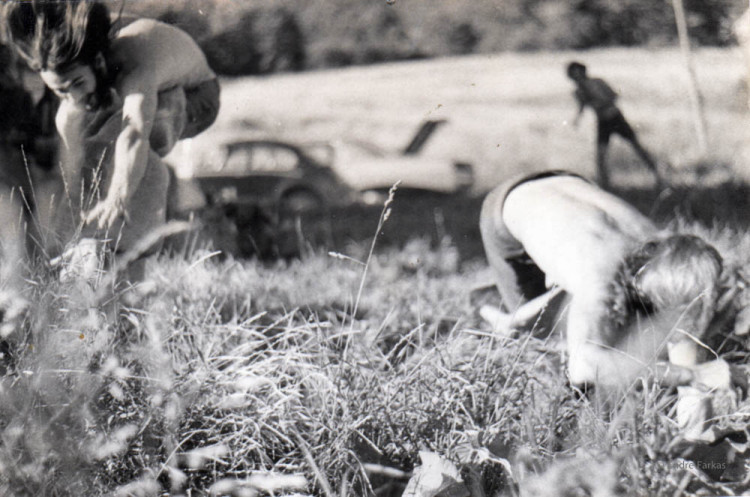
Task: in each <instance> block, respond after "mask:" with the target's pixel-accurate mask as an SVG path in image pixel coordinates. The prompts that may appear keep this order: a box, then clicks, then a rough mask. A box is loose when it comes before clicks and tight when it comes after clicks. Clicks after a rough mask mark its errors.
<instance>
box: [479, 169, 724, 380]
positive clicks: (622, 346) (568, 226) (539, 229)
mask: <svg viewBox="0 0 750 497" xmlns="http://www.w3.org/2000/svg"><path fill="white" fill-rule="evenodd" d="M480 228H481V233H482V240H483V243H484V248H485V252H486V255H487V258H488V260H489V262H490V266H491V267H492V269H493V271H494V275H495V279H496V284H497V287H498V289H499V291H500V295H501V297H502V303H503V305H504V307H505V308H504V310H503V312H502V313H499V315H498V316H497V317H498V318H501V319H499V321H503V326H504V327H505V328H514V329H524V328H530V327H533V326H534V324H535V322H536V320H537V319H538V318H539V315H540V312H541V311H542V310H543V309H544V308H545V307H546V306H551V307H555V306H558V307H559V308H561V309H564V312H565V318H564V321H563V322H564V324H565V330H566V350H567V370H568V375H569V378H570V381H571V383H572V384H574V385H585V384H595V385H604V386H615V387H627V386H629V385H630V384H632V382H633V381H635V380H636V379H637V378H640V377H644V376H652V377H653V373H654V372H655V373H656V376H657V377H659V375H660V374H661V373H664V376H663V377H661V379H662V381H663V382H666V383H671V384H673V385H680V384H689V383H691V382H692V381H693V380H694V379H695V378H694V375H695V374H696V373H695V372H696V370H697V369H696V368H698V369H700V367H702V366H699V363H700V362H701V359H700V354H699V352H700V346H699V345H698V344H700V343H701V340H702V338H703V337H704V334H705V333H706V331H707V328H708V326H709V323H710V322H711V320H712V318H713V314H714V310H715V307H716V301H717V296H718V293H719V278H720V274H721V272H722V259H721V257H720V256H719V254H718V252H717V251H716V250H715V249H714V248H713V247H712V246H711V245H709V244H708V243H706V242H705V241H703V240H702V239H700V238H698V237H696V236H692V235H685V234H667V233H662V232H660V231H659V230H658V229H657V228H656V227H655V226H654V225H653V224H652V223H651V221H649V220H648V219H647V218H646V217H644V216H643V215H641V214H640V213H639V212H638V211H637V210H636V209H635V208H633V207H632V206H630V205H629V204H627V203H625V202H624V201H622V200H620V199H619V198H617V197H615V196H614V195H611V194H609V193H607V192H605V191H603V190H601V189H600V188H598V187H597V186H595V185H594V184H592V183H590V182H589V181H587V180H585V179H583V178H581V177H579V176H577V175H574V174H572V173H567V172H564V171H548V172H544V173H539V174H536V175H531V176H526V177H520V178H515V179H512V180H510V181H507V182H506V183H504V184H502V185H501V186H499V187H498V188H496V189H495V190H494V191H492V192H491V193H490V194H489V195H488V196H487V198H486V199H485V201H484V204H483V206H482V212H481V220H480ZM563 303H564V305H563ZM550 311H551V312H555V311H554V310H552V309H550ZM667 357H668V358H669V362H667Z"/></svg>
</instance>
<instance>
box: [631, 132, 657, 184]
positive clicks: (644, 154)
mask: <svg viewBox="0 0 750 497" xmlns="http://www.w3.org/2000/svg"><path fill="white" fill-rule="evenodd" d="M631 143H632V145H633V149H635V152H636V153H637V154H638V157H640V158H641V160H642V161H643V162H644V163H645V164H646V166H647V167H648V168H649V169H650V170H651V172H652V173H654V177H655V178H656V184H657V185H661V184H662V183H663V180H662V178H661V176H660V175H659V169H658V168H657V166H656V161H654V158H653V157H651V154H650V153H648V150H646V149H645V148H643V146H642V145H641V142H639V141H638V139H637V138H633V140H632V141H631Z"/></svg>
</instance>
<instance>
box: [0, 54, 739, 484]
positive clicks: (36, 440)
mask: <svg viewBox="0 0 750 497" xmlns="http://www.w3.org/2000/svg"><path fill="white" fill-rule="evenodd" d="M571 58H576V59H579V60H583V61H584V62H586V63H587V64H588V65H589V67H590V71H591V73H592V74H594V75H598V76H602V77H604V78H605V79H608V80H609V81H610V82H611V83H612V84H613V85H614V86H616V88H617V90H618V91H619V92H620V93H621V95H622V97H621V99H622V107H623V110H624V112H625V114H626V116H627V117H628V118H629V119H630V121H631V122H632V123H634V124H635V125H636V126H637V131H638V132H639V133H640V135H641V137H642V140H643V142H644V144H645V145H646V146H647V147H649V148H650V149H651V150H653V151H654V153H655V155H656V156H657V157H658V158H659V159H660V160H661V161H663V162H665V163H669V164H670V165H671V166H672V167H673V168H674V172H673V174H672V177H671V180H672V182H673V186H672V188H671V190H669V191H667V192H662V193H661V194H659V195H656V194H655V193H654V192H653V191H652V185H651V183H650V178H649V177H648V176H647V175H646V174H644V173H642V169H641V168H640V166H639V164H638V163H637V159H636V158H634V157H633V156H632V155H631V152H630V150H629V149H627V148H626V147H624V146H622V145H620V144H616V145H615V146H614V147H613V150H612V152H611V153H612V163H613V164H614V167H616V168H617V169H616V171H617V172H616V174H615V175H614V181H615V190H616V191H617V192H618V193H620V194H622V195H623V196H624V197H625V198H627V199H629V200H631V201H633V202H634V203H636V204H637V205H638V207H639V208H641V209H642V210H643V211H644V212H646V213H648V214H649V215H652V216H653V217H654V218H655V219H657V220H658V222H659V223H660V224H662V225H664V226H672V227H674V228H679V229H682V230H686V231H689V232H694V233H698V234H701V235H702V236H705V237H706V238H707V239H709V240H710V241H711V242H712V243H714V244H715V246H716V247H717V249H718V250H719V251H720V252H721V254H722V256H723V258H724V261H725V265H726V267H727V272H728V273H731V274H734V275H738V276H737V277H738V278H740V279H739V280H738V281H739V282H740V283H741V282H742V278H744V281H745V284H746V283H747V282H748V281H750V236H748V235H747V231H746V230H747V226H748V220H749V219H750V210H749V203H750V198H749V196H748V189H747V187H746V186H745V185H746V183H745V181H747V180H750V167H749V166H748V159H750V156H748V155H747V154H748V150H747V145H746V144H747V143H748V142H747V138H746V133H747V131H746V130H747V128H748V127H747V111H746V109H745V108H744V107H743V105H744V101H745V97H744V89H743V85H742V80H741V77H742V75H743V73H742V62H741V59H740V55H739V54H738V53H736V52H734V51H731V50H725V51H721V50H704V51H700V52H699V53H697V54H696V65H697V68H698V74H699V78H700V82H701V88H702V90H703V92H704V97H705V100H706V110H707V118H708V122H709V133H710V143H711V147H710V150H709V152H708V153H705V154H704V153H702V152H701V151H699V150H697V147H696V143H695V138H694V134H693V129H692V127H691V121H690V109H689V103H688V100H687V97H686V92H687V89H686V88H687V87H686V80H685V79H684V76H683V72H682V66H681V61H680V59H679V53H678V52H676V51H671V50H666V51H664V50H661V51H648V50H632V51H630V50H607V51H595V52H585V53H541V54H524V55H519V54H498V55H476V56H469V57H464V58H455V59H443V60H433V61H419V62H408V63H398V64H387V65H382V66H372V67H365V68H348V69H341V70H331V71H320V72H311V73H305V74H289V75H277V76H268V77H259V78H250V79H234V80H230V79H227V80H225V81H224V84H223V94H222V111H221V115H220V118H219V122H217V124H216V126H215V128H214V129H212V130H211V131H210V132H207V133H206V136H204V137H201V138H200V139H196V140H195V143H194V144H193V145H191V146H194V147H200V146H201V145H200V140H201V139H204V140H207V141H210V139H211V136H212V133H223V132H227V129H228V128H230V127H232V126H237V125H242V126H244V127H245V130H246V131H247V133H248V134H253V135H254V134H257V135H268V134H271V135H273V136H280V137H285V138H288V139H293V140H299V141H319V140H334V139H344V140H346V139H356V140H363V139H367V140H370V141H372V142H374V143H375V144H376V145H378V146H380V147H384V148H399V147H401V146H402V145H403V144H404V142H405V140H406V139H407V138H408V136H409V135H410V133H411V131H412V130H413V129H414V128H415V127H416V126H417V125H418V123H419V122H420V121H421V120H422V119H424V118H427V117H436V118H445V119H448V124H447V125H446V128H445V129H442V130H441V131H440V133H439V134H438V135H436V137H435V140H433V141H432V142H431V143H430V144H429V145H428V147H427V150H425V153H426V154H433V155H435V156H438V157H459V158H462V159H465V160H468V161H471V162H472V163H474V164H475V167H476V168H477V177H478V182H477V186H476V188H475V191H474V192H472V193H473V195H470V196H461V197H458V196H456V197H450V196H448V197H437V196H429V195H421V196H410V195H408V194H407V193H406V192H400V191H399V190H398V189H395V190H393V191H392V192H391V194H392V196H391V198H390V199H389V201H387V202H386V204H385V205H383V206H378V207H376V208H367V209H365V208H361V209H359V210H349V211H342V212H338V213H335V216H336V217H335V218H333V219H332V220H331V225H330V226H331V230H332V231H333V242H334V243H333V244H332V245H331V246H327V247H320V246H314V245H307V244H306V243H305V240H304V232H305V231H304V229H305V226H302V227H301V230H300V233H302V239H300V240H299V243H300V244H301V246H303V248H304V250H302V256H301V257H300V258H296V259H292V260H286V261H274V262H260V261H257V260H240V259H235V258H233V257H231V256H227V255H226V254H222V253H220V252H219V251H217V250H215V249H214V248H212V247H210V246H204V245H203V244H202V243H201V242H200V240H196V242H195V243H194V244H191V245H187V246H183V247H180V248H174V249H172V250H171V251H167V252H165V253H164V254H161V255H160V256H159V257H158V258H157V259H155V260H152V261H149V274H150V277H149V285H150V287H151V292H150V295H148V296H147V297H146V298H144V299H142V300H140V301H137V302H135V303H130V304H128V305H123V306H122V308H121V309H120V311H119V318H118V319H115V318H114V317H113V311H112V307H111V305H110V304H106V303H105V304H103V305H97V304H96V303H95V302H94V297H93V295H94V293H95V292H94V293H92V289H91V288H90V287H88V286H85V285H83V286H81V285H75V284H74V285H73V286H70V284H67V285H66V284H63V283H59V282H58V281H57V279H56V275H55V273H54V271H52V270H50V269H49V268H45V267H40V268H39V269H38V270H37V271H36V273H35V274H34V278H33V283H34V295H33V296H32V308H33V309H34V312H33V313H31V314H30V317H29V319H28V323H27V326H26V333H25V334H22V336H19V337H16V338H15V340H14V341H13V343H12V350H11V351H12V352H13V355H14V369H13V371H11V372H10V373H9V374H6V375H5V376H4V377H3V378H2V382H1V383H0V428H1V429H2V433H1V434H0V469H1V470H2V471H0V473H1V474H2V476H1V477H0V494H2V495H13V496H16V495H17V496H26V495H29V496H39V495H45V496H46V495H50V496H57V495H60V496H63V495H137V496H150V495H154V496H156V495H171V496H178V495H186V496H188V495H189V496H196V495H216V496H219V495H234V496H246V495H266V494H268V495H291V494H294V495H325V496H326V497H332V496H334V495H341V496H344V495H386V496H390V495H393V496H396V495H401V494H402V493H403V491H404V489H405V488H406V485H407V482H408V480H409V478H410V476H411V475H412V474H413V471H414V470H415V468H416V467H417V466H419V465H420V464H421V460H420V452H425V451H427V452H433V453H436V454H439V455H440V456H441V458H442V460H443V461H450V463H451V464H452V465H454V467H455V468H454V469H455V471H456V474H457V475H460V477H461V478H462V479H463V481H464V482H465V483H464V486H462V487H458V488H459V490H458V492H459V494H460V495H468V494H467V493H465V492H469V493H470V494H471V496H472V497H476V496H485V495H486V496H494V495H514V494H513V492H514V489H513V488H514V487H513V484H514V482H516V480H517V479H520V478H521V475H522V473H521V470H520V468H521V466H523V465H526V466H530V467H532V468H534V469H540V468H542V467H544V466H546V465H548V464H549V462H550V461H552V460H553V459H555V458H559V457H564V456H572V455H576V454H577V455H578V456H579V458H580V459H579V460H580V461H582V464H583V466H584V470H583V471H584V473H587V472H588V473H590V477H591V478H592V479H600V480H603V479H604V478H605V477H604V474H605V473H606V471H608V470H606V469H605V468H602V464H601V463H602V461H604V460H605V459H606V457H607V456H606V455H616V457H617V458H618V461H619V463H618V466H617V468H616V473H617V474H616V479H617V480H618V482H619V484H620V485H621V486H622V488H623V490H624V491H626V492H627V493H628V494H630V495H655V496H667V495H669V496H679V495H718V494H722V495H739V494H741V493H742V492H743V491H744V492H747V491H749V489H750V483H749V482H750V476H748V472H747V467H746V465H745V460H744V457H743V455H742V451H741V449H742V445H743V443H745V442H746V440H745V441H742V440H733V441H732V443H733V444H734V445H733V447H734V448H733V450H732V451H729V452H723V454H726V453H729V454H732V455H733V457H734V459H732V460H728V459H723V460H716V462H717V463H721V464H723V466H722V471H721V472H720V474H719V473H717V472H715V471H710V470H708V469H705V468H702V467H698V469H697V470H696V464H692V465H691V464H690V462H691V460H689V459H687V458H686V457H683V456H684V455H685V454H681V453H679V452H675V451H674V450H672V448H671V447H670V443H671V442H672V441H673V440H675V438H676V437H677V435H678V429H677V426H676V423H675V420H674V412H673V411H674V402H675V395H674V392H670V391H665V390H660V389H656V388H648V387H645V388H643V389H641V390H638V391H633V392H631V393H630V395H629V396H628V397H627V398H625V399H624V400H623V401H622V402H621V403H620V404H619V405H618V406H617V407H618V408H617V409H613V408H612V407H611V406H608V405H602V404H600V403H598V402H597V401H596V399H595V398H594V399H589V398H587V397H585V396H581V395H579V394H578V393H577V392H575V391H573V390H572V389H571V388H570V387H569V386H568V385H566V381H565V377H564V375H563V374H561V372H562V367H561V364H560V362H561V356H560V351H559V337H557V336H556V335H554V334H553V335H551V336H550V337H549V338H547V339H540V338H535V337H531V336H522V337H518V338H507V337H506V338H503V337H500V336H497V335H495V334H493V333H492V331H491V329H490V328H489V327H488V326H487V325H486V324H485V323H484V322H482V320H481V319H480V318H479V317H478V315H477V309H476V308H475V306H474V305H473V304H472V302H470V298H469V294H470V291H471V290H472V289H473V288H475V287H477V286H481V285H483V284H486V283H487V282H488V281H489V280H490V276H489V272H488V269H487V267H486V262H485V260H484V258H483V254H482V250H481V245H480V242H479V234H478V228H477V221H478V209H479V205H480V202H481V195H482V193H484V192H485V191H486V190H487V189H488V188H490V187H491V186H492V185H494V184H496V183H497V182H498V181H500V180H501V179H502V178H504V177H506V176H507V175H510V174H514V173H518V172H522V171H532V170H541V169H548V168H567V169H572V170H574V171H576V172H579V173H582V174H585V175H591V174H592V173H593V160H592V158H593V132H594V129H593V120H592V116H590V115H587V116H586V119H584V121H583V122H582V123H581V125H580V127H579V128H577V129H576V128H573V127H572V126H570V125H569V124H568V122H569V121H570V120H571V119H572V117H573V115H574V113H575V110H576V109H575V105H574V103H573V101H572V97H571V91H572V88H571V86H570V84H569V82H568V81H567V80H566V79H565V76H564V71H563V69H564V66H565V63H566V62H567V61H568V60H570V59H571ZM213 136H215V135H213ZM352 160H356V158H353V159H352ZM337 167H342V168H345V167H346V164H345V163H344V164H341V163H339V164H338V165H337ZM402 193H403V196H402V195H401V194H402ZM742 288H743V289H742V291H741V292H740V294H739V295H738V296H737V297H736V299H735V300H736V302H735V303H734V304H733V305H730V309H732V308H734V309H736V308H737V307H738V306H739V305H742V304H745V305H746V304H747V303H748V301H750V295H748V290H747V287H746V286H745V287H742ZM742 299H745V300H742ZM731 325H732V323H731V322H728V321H725V322H723V323H718V324H717V327H719V328H720V329H717V332H721V333H719V334H720V335H721V337H722V339H721V340H718V341H717V343H716V344H715V349H716V351H717V353H719V354H720V355H721V356H722V357H726V358H727V359H728V360H731V361H732V362H737V363H740V364H746V363H747V352H746V351H747V349H746V346H747V343H746V339H745V337H744V336H736V335H731V334H726V331H727V329H730V328H731ZM11 351H9V352H11ZM749 408H750V405H749V404H748V403H747V402H743V403H741V404H740V405H739V406H737V408H736V409H735V410H733V411H732V412H727V413H724V415H723V417H722V419H721V422H722V423H723V425H722V426H728V427H746V426H747V417H748V412H749V411H748V409H749ZM707 450H708V449H707ZM587 454H588V457H590V458H594V459H593V460H592V459H586V457H587V456H586V455H587ZM521 456H523V457H521ZM711 457H719V456H717V455H715V454H714V455H713V456H712V455H705V458H706V459H709V458H711ZM522 459H523V461H522ZM524 461H525V462H524ZM587 461H588V462H587ZM693 462H694V461H693ZM522 463H523V464H522ZM446 464H447V463H446ZM699 466H700V465H699ZM509 468H512V470H509ZM550 485H551V488H555V487H554V483H550ZM461 488H463V489H464V490H460V489H461ZM461 491H463V492H464V493H460V492H461ZM540 495H541V494H540ZM606 495H610V494H606Z"/></svg>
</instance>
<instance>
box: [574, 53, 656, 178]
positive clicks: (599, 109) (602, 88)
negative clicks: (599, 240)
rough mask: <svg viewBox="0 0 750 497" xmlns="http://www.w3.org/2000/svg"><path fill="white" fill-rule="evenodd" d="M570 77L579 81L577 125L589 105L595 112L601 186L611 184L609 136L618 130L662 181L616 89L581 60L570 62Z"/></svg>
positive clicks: (597, 163) (597, 160) (597, 158)
mask: <svg viewBox="0 0 750 497" xmlns="http://www.w3.org/2000/svg"><path fill="white" fill-rule="evenodd" d="M568 77H569V78H570V79H572V80H573V81H574V82H575V84H576V91H575V97H576V100H577V101H578V105H579V107H578V114H576V117H575V119H574V120H573V124H574V125H576V126H577V125H578V122H579V120H580V118H581V114H583V111H584V109H585V108H586V106H589V107H591V108H592V109H593V110H594V112H595V113H596V120H597V135H596V168H597V181H598V183H599V185H600V186H602V188H608V187H609V172H608V171H607V166H606V159H607V147H608V146H609V138H610V137H611V136H612V135H613V134H618V135H620V136H622V137H623V138H625V139H626V140H628V141H629V142H630V144H631V145H632V146H633V148H634V149H635V151H636V152H637V153H638V155H639V156H640V158H641V159H642V160H643V162H645V163H646V165H647V166H648V168H649V169H650V170H651V171H652V172H653V173H654V176H656V181H657V183H658V184H661V182H662V179H661V176H659V171H658V170H657V167H656V162H655V161H654V159H653V158H652V157H651V155H650V154H649V153H648V151H646V149H644V148H643V146H642V145H641V144H640V142H639V141H638V138H637V137H636V135H635V132H634V131H633V128H631V127H630V124H628V122H627V121H626V120H625V117H624V116H623V115H622V112H621V111H620V109H619V108H618V107H617V104H616V103H615V102H616V101H617V93H615V91H614V90H613V89H612V88H611V87H610V86H609V85H608V84H607V83H606V82H605V81H604V80H603V79H600V78H590V77H588V75H587V74H586V66H585V65H583V64H581V63H580V62H571V63H570V64H568Z"/></svg>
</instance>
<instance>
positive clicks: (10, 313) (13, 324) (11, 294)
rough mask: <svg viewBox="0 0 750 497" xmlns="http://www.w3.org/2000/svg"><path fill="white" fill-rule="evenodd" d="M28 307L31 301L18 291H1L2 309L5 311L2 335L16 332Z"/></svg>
mask: <svg viewBox="0 0 750 497" xmlns="http://www.w3.org/2000/svg"><path fill="white" fill-rule="evenodd" d="M28 308H29V301H28V300H26V299H25V298H24V297H23V296H21V295H20V294H19V292H18V291H13V290H10V289H5V290H2V291H0V310H2V313H3V314H2V320H1V321H0V336H2V337H3V338H6V337H8V336H10V335H11V334H12V333H14V332H15V331H16V330H17V329H18V327H19V326H20V324H21V321H23V317H24V315H25V314H26V311H27V310H28Z"/></svg>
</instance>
